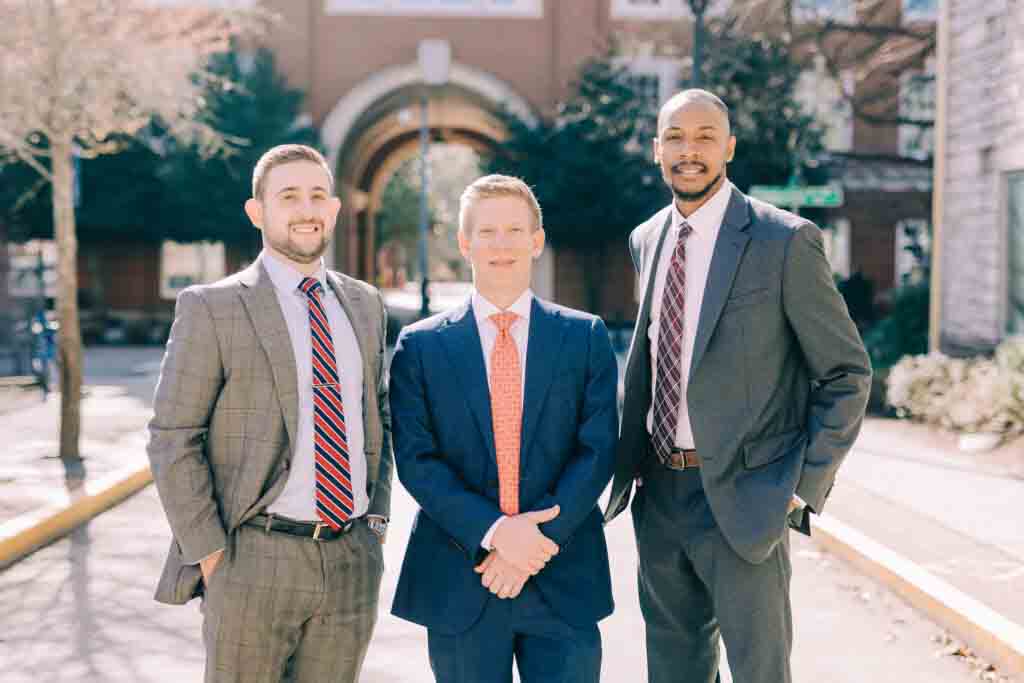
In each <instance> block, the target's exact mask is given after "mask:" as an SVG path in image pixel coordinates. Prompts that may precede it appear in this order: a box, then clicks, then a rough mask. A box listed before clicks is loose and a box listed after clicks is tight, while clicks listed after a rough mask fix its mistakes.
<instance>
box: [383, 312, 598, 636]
mask: <svg viewBox="0 0 1024 683" xmlns="http://www.w3.org/2000/svg"><path fill="white" fill-rule="evenodd" d="M529 335H530V336H529V343H528V347H527V354H526V355H527V358H526V386H525V394H524V399H525V400H524V404H523V428H522V437H521V438H522V447H521V449H520V482H519V506H520V507H519V509H520V511H522V512H527V511H531V510H541V509H544V508H547V507H550V506H552V505H555V504H558V505H559V506H560V507H561V512H560V514H559V516H558V517H557V518H556V519H554V520H552V521H550V522H548V523H546V524H542V525H541V527H540V530H541V532H542V533H543V534H544V535H545V536H547V537H548V538H550V539H551V540H553V541H554V542H555V543H557V544H558V545H559V547H560V552H559V554H558V555H556V556H555V557H554V558H552V560H551V561H550V562H549V563H548V564H547V566H546V567H545V568H544V569H543V570H542V571H541V572H540V573H539V574H538V575H537V576H534V577H532V578H531V579H530V582H531V583H533V584H534V585H535V586H536V587H537V589H538V590H539V591H540V592H541V594H542V595H543V596H544V598H545V599H546V600H547V602H548V603H549V604H550V605H551V607H552V608H553V609H554V610H555V612H556V613H557V614H558V615H559V616H560V617H561V618H562V619H564V620H565V621H566V622H568V623H570V624H572V625H574V626H578V627H585V626H590V625H593V624H594V623H595V622H597V621H598V620H600V619H602V618H604V617H606V616H608V615H609V614H611V612H612V608H613V604H612V594H611V576H610V572H609V569H608V551H607V546H606V545H605V538H604V529H603V526H602V515H601V513H600V511H599V509H598V507H597V499H598V497H599V496H600V495H601V492H602V491H603V490H604V488H605V486H606V484H607V483H608V481H609V480H610V478H611V475H612V470H613V465H614V449H615V443H616V440H617V438H618V411H617V408H616V385H617V368H616V362H615V356H614V353H613V352H612V348H611V343H610V342H609V340H608V332H607V330H606V329H605V326H604V323H602V322H601V319H600V318H597V317H595V316H592V315H588V314H586V313H581V312H579V311H574V310H572V309H569V308H564V307H561V306H557V305H554V304H551V303H547V302H543V301H541V300H539V299H534V301H533V305H532V308H531V312H530V330H529ZM390 394H391V409H392V436H393V439H394V449H395V464H396V466H397V469H398V476H399V479H400V480H401V482H402V484H403V485H404V486H405V488H406V489H407V490H408V491H409V492H410V493H411V494H412V496H413V498H415V499H416V501H417V502H418V503H419V505H420V511H419V512H418V513H417V516H416V522H415V525H414V526H413V531H412V535H411V536H410V538H409V546H408V548H407V549H406V555H405V561H404V562H403V564H402V572H401V576H400V577H399V580H398V589H397V592H396V594H395V600H394V603H393V606H392V613H393V614H395V615H396V616H398V617H401V618H403V619H407V620H409V621H412V622H415V623H418V624H422V625H424V626H427V627H428V628H432V629H437V630H438V631H439V632H442V633H448V634H457V633H461V632H463V631H465V630H466V629H468V628H469V627H470V626H472V625H473V624H474V623H475V622H476V620H477V619H478V618H479V616H480V614H481V613H482V611H483V608H484V605H486V603H487V601H488V600H490V599H497V598H493V596H492V595H491V593H490V592H489V591H488V590H487V589H486V588H484V587H483V586H482V585H481V584H480V575H479V574H476V573H475V572H474V571H473V567H474V566H475V565H476V564H477V563H478V562H479V561H481V559H482V557H483V556H484V551H483V550H482V548H481V545H480V543H481V541H482V540H483V537H484V535H485V534H486V533H487V531H488V529H490V527H491V525H492V524H494V522H495V521H497V519H498V518H499V517H501V510H500V509H499V507H498V468H497V462H496V459H495V454H494V433H493V430H492V428H491V407H490V406H491V402H490V391H489V388H488V383H487V371H486V366H485V364H484V356H483V351H482V348H481V345H480V335H479V332H478V330H477V324H476V319H475V317H474V315H473V311H472V308H471V306H470V304H469V303H468V302H467V303H466V304H465V305H463V306H460V307H459V308H457V309H455V310H453V311H449V312H447V313H443V314H440V315H437V316H434V317H431V318H428V319H426V320H422V321H420V322H418V323H416V324H414V325H410V326H408V327H406V328H405V329H403V330H402V334H401V335H400V337H399V339H398V343H397V346H396V348H395V355H394V358H393V360H392V363H391V387H390Z"/></svg>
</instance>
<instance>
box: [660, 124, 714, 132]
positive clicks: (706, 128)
mask: <svg viewBox="0 0 1024 683" xmlns="http://www.w3.org/2000/svg"><path fill="white" fill-rule="evenodd" d="M682 129H683V128H682V126H665V129H664V131H662V132H667V131H670V130H682ZM697 130H710V131H715V132H717V131H718V126H713V125H711V124H708V125H706V126H701V127H700V128H698V129H697Z"/></svg>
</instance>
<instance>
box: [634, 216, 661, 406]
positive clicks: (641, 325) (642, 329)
mask: <svg viewBox="0 0 1024 683" xmlns="http://www.w3.org/2000/svg"><path fill="white" fill-rule="evenodd" d="M671 227H672V211H671V210H669V212H668V214H667V215H666V217H665V221H664V222H663V224H662V226H661V230H660V231H652V234H651V235H650V237H649V238H648V240H649V244H650V245H654V246H653V248H651V247H648V252H647V253H648V254H650V256H649V257H648V258H647V259H646V262H645V263H643V264H642V265H643V266H644V267H645V269H646V276H647V280H646V283H645V285H644V298H643V301H642V302H641V304H640V313H639V315H638V316H637V321H636V328H635V330H634V332H633V343H632V344H631V345H630V349H629V355H628V357H627V360H626V388H627V389H630V388H632V387H633V386H634V382H638V381H642V382H643V384H642V385H641V386H640V387H638V390H641V391H642V394H641V396H642V397H643V398H644V401H643V405H645V406H647V405H648V403H649V399H650V394H651V390H650V377H651V367H650V365H651V364H650V359H651V354H650V352H649V349H648V346H647V343H648V338H647V327H648V325H650V322H651V298H652V297H653V296H654V279H655V277H657V274H658V263H659V261H660V260H661V252H662V249H664V247H665V238H666V237H667V236H668V233H669V230H670V229H671ZM630 395H633V392H630ZM645 414H646V410H645Z"/></svg>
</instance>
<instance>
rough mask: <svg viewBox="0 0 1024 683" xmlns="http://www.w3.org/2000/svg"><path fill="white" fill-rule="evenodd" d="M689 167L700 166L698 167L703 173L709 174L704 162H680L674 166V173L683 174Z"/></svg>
mask: <svg viewBox="0 0 1024 683" xmlns="http://www.w3.org/2000/svg"><path fill="white" fill-rule="evenodd" d="M689 166H698V167H700V170H701V171H702V172H707V170H708V167H707V165H706V164H704V163H702V162H700V161H680V162H678V163H675V164H672V172H673V173H682V172H683V170H684V169H686V168H687V167H689Z"/></svg>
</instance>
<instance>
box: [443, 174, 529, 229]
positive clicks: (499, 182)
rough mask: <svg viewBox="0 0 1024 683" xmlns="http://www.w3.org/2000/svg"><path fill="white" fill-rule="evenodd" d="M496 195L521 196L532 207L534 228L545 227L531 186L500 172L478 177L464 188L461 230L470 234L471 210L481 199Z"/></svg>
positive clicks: (460, 200)
mask: <svg viewBox="0 0 1024 683" xmlns="http://www.w3.org/2000/svg"><path fill="white" fill-rule="evenodd" d="M495 197H519V198H520V199H522V200H523V201H524V202H526V205H527V206H528V207H530V212H531V213H532V214H533V229H534V230H539V229H540V228H542V227H543V216H542V214H541V210H540V204H539V203H538V202H537V197H535V196H534V194H533V190H531V189H530V186H529V185H527V184H526V183H524V182H523V181H522V180H520V179H519V178H514V177H512V176H508V175H501V174H500V173H493V174H491V175H485V176H483V177H482V178H477V179H476V180H474V181H473V182H472V183H470V185H469V186H468V187H467V188H466V189H465V190H463V192H462V196H461V197H459V232H461V233H463V234H464V235H469V234H471V232H472V226H471V225H470V220H469V212H470V210H472V208H473V206H474V205H475V204H476V203H477V202H479V201H480V200H481V199H493V198H495Z"/></svg>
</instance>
